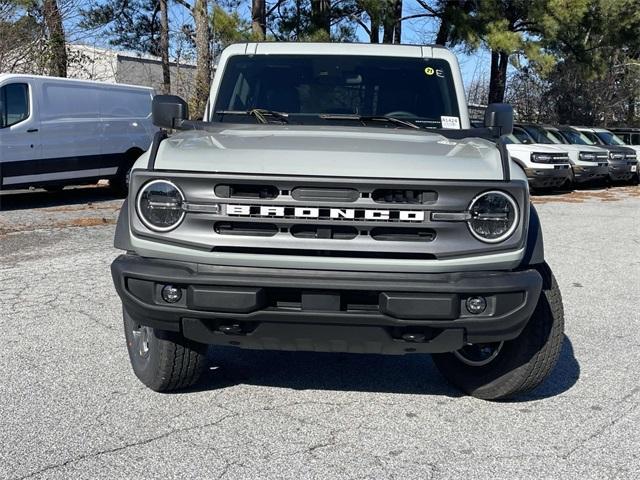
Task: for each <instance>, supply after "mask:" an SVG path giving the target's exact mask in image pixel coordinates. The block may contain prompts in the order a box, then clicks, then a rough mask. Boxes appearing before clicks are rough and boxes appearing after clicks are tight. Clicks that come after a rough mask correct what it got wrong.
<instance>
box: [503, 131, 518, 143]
mask: <svg viewBox="0 0 640 480" xmlns="http://www.w3.org/2000/svg"><path fill="white" fill-rule="evenodd" d="M502 141H503V142H504V143H507V144H512V143H522V142H521V141H520V140H519V139H518V137H516V136H515V135H514V134H513V133H510V134H509V135H503V136H502Z"/></svg>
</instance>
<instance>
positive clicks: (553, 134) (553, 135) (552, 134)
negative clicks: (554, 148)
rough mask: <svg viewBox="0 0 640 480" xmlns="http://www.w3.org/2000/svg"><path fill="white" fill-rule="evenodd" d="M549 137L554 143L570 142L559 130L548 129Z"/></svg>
mask: <svg viewBox="0 0 640 480" xmlns="http://www.w3.org/2000/svg"><path fill="white" fill-rule="evenodd" d="M547 137H548V138H549V139H550V140H551V141H552V142H553V143H562V144H567V143H569V142H567V139H566V138H564V137H563V136H562V135H561V134H560V132H559V131H558V130H547Z"/></svg>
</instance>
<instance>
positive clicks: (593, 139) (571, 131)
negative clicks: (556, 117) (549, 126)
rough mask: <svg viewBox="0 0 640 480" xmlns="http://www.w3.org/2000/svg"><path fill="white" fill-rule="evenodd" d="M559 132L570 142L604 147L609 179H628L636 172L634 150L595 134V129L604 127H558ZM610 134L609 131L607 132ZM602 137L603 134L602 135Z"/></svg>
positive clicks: (636, 165) (636, 164) (636, 163)
mask: <svg viewBox="0 0 640 480" xmlns="http://www.w3.org/2000/svg"><path fill="white" fill-rule="evenodd" d="M559 129H560V132H562V134H563V135H564V137H565V138H566V139H567V140H568V141H569V142H571V143H580V144H587V145H595V146H599V147H601V148H605V149H606V150H607V151H608V152H609V179H610V180H612V181H614V182H616V181H618V182H619V181H629V180H631V179H633V178H634V176H635V175H636V174H637V172H638V161H637V154H636V151H635V150H634V149H632V148H630V147H626V146H624V145H616V144H608V143H605V141H604V140H603V139H602V138H600V136H598V135H597V132H596V131H597V130H600V131H602V132H607V131H606V130H604V129H599V128H592V127H573V126H572V127H566V126H561V127H559ZM602 132H601V133H602ZM607 133H609V135H611V132H607ZM603 138H604V136H603Z"/></svg>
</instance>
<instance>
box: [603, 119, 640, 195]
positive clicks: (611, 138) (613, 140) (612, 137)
mask: <svg viewBox="0 0 640 480" xmlns="http://www.w3.org/2000/svg"><path fill="white" fill-rule="evenodd" d="M592 130H593V133H595V134H596V136H597V137H598V140H600V142H602V143H603V144H604V145H609V146H618V147H628V148H630V149H632V150H634V151H635V152H636V155H635V159H636V161H637V160H638V155H640V145H630V144H628V143H627V142H625V141H624V140H622V139H621V138H620V137H619V136H618V135H616V134H615V133H614V132H611V131H609V130H606V129H604V128H593V129H592ZM633 158H634V157H633V156H630V155H627V156H626V160H627V163H628V164H629V165H631V171H632V172H633V173H634V179H635V180H636V182H637V181H638V166H637V164H636V165H633V164H632V163H629V160H633Z"/></svg>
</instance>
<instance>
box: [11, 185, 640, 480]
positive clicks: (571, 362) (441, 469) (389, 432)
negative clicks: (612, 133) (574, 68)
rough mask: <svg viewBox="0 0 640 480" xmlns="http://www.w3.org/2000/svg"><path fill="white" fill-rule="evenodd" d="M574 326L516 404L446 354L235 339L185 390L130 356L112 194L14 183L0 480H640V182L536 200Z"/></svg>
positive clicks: (101, 190)
mask: <svg viewBox="0 0 640 480" xmlns="http://www.w3.org/2000/svg"><path fill="white" fill-rule="evenodd" d="M534 201H535V202H536V204H537V208H538V211H539V212H540V215H541V218H542V222H543V229H544V233H545V245H546V254H547V258H548V261H549V263H550V264H551V266H552V268H553V269H554V270H555V273H556V276H557V278H558V282H559V284H560V287H561V289H562V293H563V297H564V305H565V315H566V323H567V328H566V330H567V332H566V333H567V338H566V341H565V344H564V348H563V351H562V356H561V359H560V363H559V365H558V367H557V368H556V370H555V372H554V374H553V375H552V377H551V378H550V379H549V380H548V381H547V382H546V383H545V384H544V385H543V386H542V387H541V388H539V389H538V390H536V391H534V392H533V393H532V394H530V395H528V396H526V397H523V398H521V399H519V401H516V402H511V403H487V402H483V401H480V400H475V399H472V398H468V397H463V396H460V394H459V393H458V392H457V391H456V390H454V389H452V388H451V387H449V386H447V384H445V382H444V381H443V379H442V378H441V377H440V376H439V375H438V374H437V372H436V371H435V368H434V367H433V365H432V363H431V361H430V359H429V357H425V356H407V357H398V358H395V357H374V356H351V355H330V354H311V353H309V354H294V353H284V352H245V351H236V350H232V349H219V350H216V351H213V352H212V353H211V354H210V361H211V363H210V369H209V371H208V373H207V375H206V376H205V378H204V379H203V381H202V382H201V384H200V386H199V387H198V388H197V389H195V390H193V391H189V392H185V393H180V394H171V395H162V394H157V393H154V392H152V391H150V390H148V389H146V388H145V387H143V386H142V385H141V384H140V383H139V382H138V381H137V379H136V378H135V377H134V375H133V373H132V372H131V369H130V367H129V361H128V358H127V353H126V348H125V345H124V340H123V333H122V328H121V312H120V303H119V301H118V297H117V296H116V294H115V291H114V290H113V287H112V284H111V278H110V274H109V264H110V262H111V261H112V259H113V258H114V257H115V256H116V255H117V254H118V252H117V251H116V250H114V249H113V248H112V237H113V230H114V224H115V219H116V216H117V211H118V209H119V206H120V204H121V201H120V200H117V199H114V198H113V197H111V196H110V195H109V192H108V190H107V189H106V188H82V189H75V190H65V191H64V192H62V193H59V194H55V195H51V194H46V193H37V192H25V193H18V194H15V193H12V194H2V195H0V280H1V282H0V328H1V329H2V342H1V348H0V365H1V367H0V478H3V479H4V478H7V479H21V478H110V479H112V478H199V477H207V478H229V479H231V478H318V479H320V478H322V479H324V478H401V479H404V478H419V479H429V478H438V479H440V478H443V479H444V478H505V479H513V478H519V479H522V478H535V479H540V478H638V475H639V473H638V472H639V470H640V448H639V447H638V445H639V443H638V434H637V432H638V430H639V429H640V408H639V404H640V380H639V375H638V371H639V370H638V361H639V359H640V308H639V307H640V303H639V301H638V295H639V294H640V187H619V188H615V189H611V190H590V191H580V192H574V193H570V194H562V195H550V196H545V197H535V199H534Z"/></svg>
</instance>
